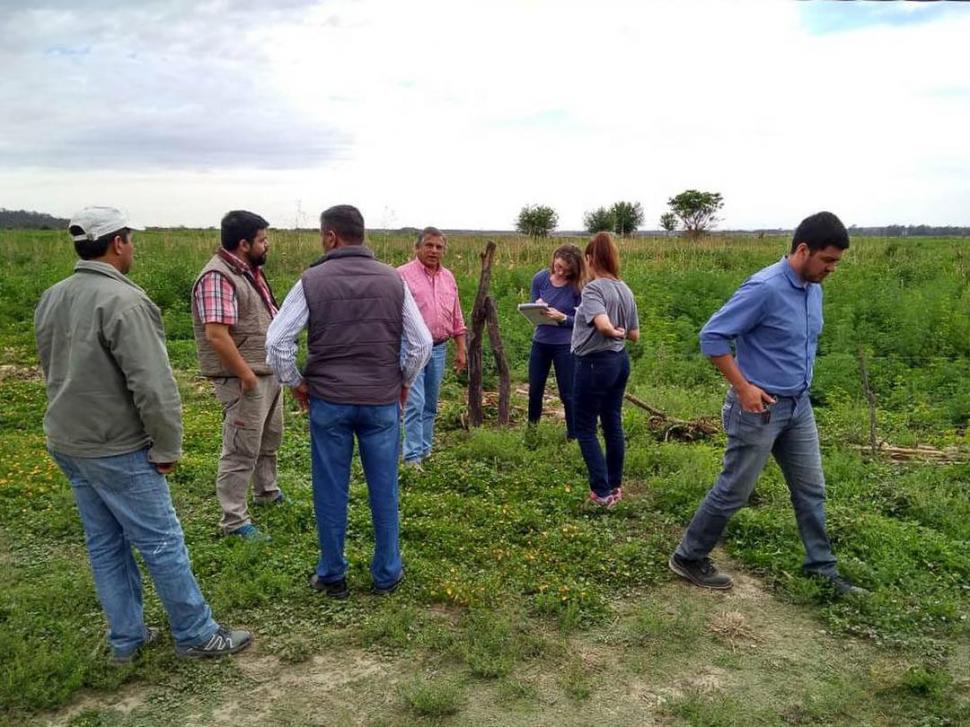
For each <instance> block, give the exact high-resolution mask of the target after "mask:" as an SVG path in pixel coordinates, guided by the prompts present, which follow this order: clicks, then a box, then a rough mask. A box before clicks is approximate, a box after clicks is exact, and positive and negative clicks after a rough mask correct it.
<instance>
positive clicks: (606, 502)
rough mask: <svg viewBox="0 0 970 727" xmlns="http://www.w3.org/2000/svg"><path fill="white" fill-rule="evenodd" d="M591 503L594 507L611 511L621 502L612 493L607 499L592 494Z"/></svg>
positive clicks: (590, 496) (590, 495)
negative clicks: (597, 506)
mask: <svg viewBox="0 0 970 727" xmlns="http://www.w3.org/2000/svg"><path fill="white" fill-rule="evenodd" d="M589 501H590V502H592V503H593V504H594V505H599V506H600V507H605V508H606V509H607V510H609V509H611V508H613V507H615V506H616V503H618V502H619V501H620V500H619V498H618V497H617V496H616V495H614V494H613V493H612V492H611V493H610V494H609V495H607V496H606V497H600V496H599V495H597V494H596V493H595V492H590V493H589Z"/></svg>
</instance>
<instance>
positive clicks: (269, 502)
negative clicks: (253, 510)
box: [253, 490, 286, 507]
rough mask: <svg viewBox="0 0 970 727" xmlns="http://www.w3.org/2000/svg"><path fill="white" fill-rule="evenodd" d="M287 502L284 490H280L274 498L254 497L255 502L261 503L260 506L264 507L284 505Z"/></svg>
mask: <svg viewBox="0 0 970 727" xmlns="http://www.w3.org/2000/svg"><path fill="white" fill-rule="evenodd" d="M285 502H286V495H284V494H283V491H282V490H280V491H279V492H278V493H277V494H276V497H274V498H273V499H272V500H256V499H255V498H254V499H253V504H254V505H259V506H260V507H264V506H266V505H282V504H283V503H285Z"/></svg>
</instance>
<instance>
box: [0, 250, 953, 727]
mask: <svg viewBox="0 0 970 727" xmlns="http://www.w3.org/2000/svg"><path fill="white" fill-rule="evenodd" d="M0 235H2V236H3V237H2V239H0V262H2V264H3V265H4V270H5V273H4V276H3V278H2V279H0V302H2V303H3V305H2V306H0V349H2V350H3V367H2V368H0V404H2V406H0V432H2V435H3V436H2V439H0V565H2V568H0V660H2V669H0V709H2V710H3V711H2V712H0V722H2V721H3V720H7V721H9V722H10V723H11V724H21V723H24V722H26V721H30V720H36V721H39V722H43V721H47V720H51V721H54V722H55V723H62V724H64V723H70V724H74V725H102V724H103V725H114V724H119V725H120V724H126V725H127V724H132V725H134V724H185V723H196V724H209V723H217V724H218V723H230V722H231V723H236V724H255V723H256V722H259V721H261V720H262V722H263V723H270V724H343V723H348V722H350V723H373V724H405V723H410V722H412V721H421V720H429V721H439V722H445V723H451V722H453V723H459V724H494V723H496V722H498V723H509V724H512V723H522V724H534V723H556V722H559V723H564V724H586V723H589V722H591V721H592V720H593V719H594V718H602V716H612V717H613V718H614V721H615V722H616V723H619V724H642V723H650V722H660V723H673V724H677V723H688V724H759V723H764V724H777V723H817V724H830V723H846V724H858V723H869V724H957V723H959V722H960V721H961V720H966V719H970V712H968V709H970V708H968V701H967V690H968V687H970V683H968V675H970V657H968V651H970V649H968V642H970V640H968V618H967V617H968V611H970V609H968V602H970V590H968V586H967V585H966V583H967V575H968V571H970V525H968V523H970V498H968V483H970V466H968V465H967V464H950V465H936V464H932V465H928V464H919V463H916V464H906V465H901V464H892V463H888V462H881V461H872V460H867V459H865V458H863V456H862V455H861V454H860V453H859V452H858V451H857V450H856V449H854V448H853V445H855V444H861V443H863V442H864V441H865V437H866V436H867V428H866V427H867V424H866V405H865V403H864V401H863V398H862V395H861V390H860V385H859V375H858V366H857V363H856V358H855V356H856V352H857V349H858V347H859V346H860V345H862V346H863V347H865V349H866V352H867V354H868V357H869V362H870V363H869V366H870V376H871V379H872V382H873V387H874V389H875V391H876V394H877V399H878V415H879V421H880V434H881V436H883V437H885V438H886V439H887V440H889V441H891V442H893V443H896V444H915V443H929V444H933V445H936V446H939V447H954V448H956V449H957V451H958V452H959V451H963V452H967V450H968V449H970V439H968V436H967V430H966V428H967V423H968V420H970V389H968V387H967V385H966V381H967V380H970V293H968V290H970V285H968V283H970V271H968V255H967V250H968V249H967V247H966V242H965V241H962V240H931V239H926V240H909V241H885V240H859V241H854V242H853V248H852V249H851V250H850V251H849V255H848V257H847V260H846V263H845V264H844V266H843V267H842V268H840V270H839V272H838V273H837V274H836V275H835V276H833V278H832V279H831V280H830V281H829V282H827V283H826V296H827V297H826V309H825V316H826V331H825V333H824V334H823V341H822V346H821V349H820V358H819V362H818V366H817V372H816V386H815V387H814V391H813V396H814V398H815V399H816V403H817V405H818V408H817V417H818V419H819V422H820V427H821V434H822V438H823V446H824V449H825V451H824V463H825V468H826V474H827V478H828V481H829V493H830V507H829V512H830V526H831V532H832V537H833V541H834V544H835V547H836V550H837V553H838V555H839V556H840V559H841V564H842V568H843V570H844V571H845V572H846V573H847V574H849V575H850V576H852V577H854V578H856V579H857V580H859V581H860V582H861V583H862V584H864V585H866V586H867V587H869V588H871V589H873V590H874V596H873V597H872V598H870V599H868V600H866V601H861V602H860V601H851V602H846V601H838V600H835V599H833V598H832V597H831V594H828V593H824V592H822V591H820V590H819V589H818V587H817V586H815V585H813V584H811V583H809V582H807V581H805V580H804V579H803V578H801V577H800V576H798V572H799V569H798V566H799V563H800V560H801V548H800V544H799V542H798V538H797V533H796V530H795V524H794V518H793V517H792V514H791V507H790V504H789V503H788V500H787V494H786V490H785V487H784V483H783V480H782V478H781V475H780V472H779V471H778V469H777V468H776V467H775V466H774V465H772V466H770V467H769V468H768V470H767V471H766V473H765V475H764V476H763V477H762V479H761V481H760V483H759V486H758V489H757V491H756V494H755V497H754V499H753V501H752V506H751V507H750V508H747V509H745V510H743V511H742V512H741V513H739V515H738V517H737V518H735V520H734V522H733V523H732V525H731V527H730V528H729V531H728V534H727V538H726V541H725V550H726V553H727V557H730V558H731V559H732V566H733V567H734V568H735V569H737V570H739V571H741V573H742V577H741V587H739V588H738V589H737V590H736V592H734V593H732V594H727V595H716V594H704V593H698V592H697V591H696V590H693V589H690V588H688V587H686V586H682V585H681V584H680V583H676V582H674V579H673V577H672V576H671V575H670V574H669V573H668V572H667V571H666V566H665V562H666V557H667V554H668V553H669V551H670V549H671V548H672V547H673V545H674V544H675V543H676V540H677V537H678V536H679V533H680V531H681V529H682V528H683V526H684V524H685V523H686V521H687V520H688V519H689V517H690V514H691V513H692V511H693V508H694V507H695V506H696V504H697V502H698V501H699V499H700V497H701V496H702V495H703V493H704V492H705V490H706V488H707V487H708V486H709V485H710V482H711V481H712V479H713V477H714V476H715V475H716V472H717V469H718V466H719V462H720V449H721V447H722V445H723V441H720V440H719V439H718V438H715V439H714V440H712V441H710V442H703V443H697V444H689V445H688V444H681V443H676V442H662V441H657V440H656V438H655V437H654V436H653V435H652V434H651V432H650V430H649V427H648V422H647V420H646V418H645V417H644V416H643V415H642V413H641V412H640V411H639V410H635V409H631V410H629V411H627V412H626V413H625V424H626V429H627V434H628V440H629V449H628V459H627V473H628V476H629V480H628V483H627V486H626V490H627V491H628V492H629V494H630V496H629V497H628V498H627V499H626V500H624V502H623V503H622V504H621V505H620V506H619V507H618V508H617V509H616V510H614V511H612V512H609V513H606V512H598V511H591V510H589V509H588V508H587V507H586V506H585V505H584V503H583V500H584V495H585V482H584V468H583V465H582V460H581V458H580V456H579V453H578V451H577V448H576V447H575V446H574V445H572V446H570V445H567V443H566V442H565V441H564V438H563V431H562V427H561V426H560V425H558V424H557V423H556V422H555V420H554V419H552V418H550V421H549V422H547V423H544V424H543V425H542V426H541V427H540V428H539V429H538V431H537V432H536V433H535V435H534V436H530V437H528V438H527V437H526V434H525V432H524V430H523V429H522V427H521V423H520V422H517V423H516V425H515V426H514V427H512V428H510V429H507V430H501V429H497V428H493V427H486V428H484V429H482V430H479V431H475V432H466V431H464V430H462V429H461V428H460V426H459V420H460V415H461V412H462V407H463V403H462V386H463V383H464V381H463V379H462V378H460V377H456V376H455V375H454V374H451V373H449V375H448V377H447V378H446V382H445V400H444V403H443V406H442V410H441V414H440V417H439V427H440V435H441V441H440V446H439V447H438V449H437V452H436V454H435V456H434V457H433V459H432V460H431V462H430V463H429V465H428V466H427V467H426V469H425V471H424V472H418V473H416V472H410V471H409V472H407V473H405V474H403V475H402V496H401V511H402V541H403V542H402V546H403V551H404V556H405V559H406V563H407V568H408V578H407V581H406V582H405V584H404V586H403V587H402V590H401V591H400V592H399V593H398V594H395V596H393V597H392V598H390V599H385V600H380V599H377V598H375V597H372V596H370V595H369V594H367V588H368V586H369V576H368V573H367V562H368V559H369V553H370V549H371V543H372V537H371V534H370V523H369V514H368V512H367V509H366V506H365V504H364V499H365V487H364V485H363V481H362V478H361V476H360V471H359V467H358V468H357V469H356V470H355V474H354V484H353V488H352V505H351V520H350V528H349V533H348V559H349V561H350V563H351V571H350V574H349V579H350V585H351V588H352V590H353V593H352V597H351V598H350V599H349V600H348V601H347V602H343V603H331V602H327V601H325V600H324V599H322V598H321V597H320V596H319V595H318V594H316V593H314V592H312V591H310V590H309V589H308V588H306V586H305V579H306V577H307V575H308V574H309V572H310V570H311V569H312V565H313V563H314V561H315V555H314V554H315V548H316V545H315V543H316V538H315V532H314V523H313V512H312V504H311V498H310V483H309V454H308V448H307V440H306V426H305V422H304V420H303V419H302V417H300V416H299V415H298V414H297V413H296V411H295V407H294V406H293V405H292V402H288V410H287V413H286V418H287V426H288V434H287V436H286V438H285V442H284V447H283V450H282V452H281V457H280V478H281V484H282V486H283V488H284V489H285V490H286V492H287V495H288V497H289V500H290V501H289V503H288V505H287V506H286V507H283V508H278V509H273V510H270V511H268V512H263V511H258V512H257V513H256V519H257V522H258V524H259V525H260V526H261V527H264V528H265V529H266V530H267V531H269V532H270V533H271V534H272V536H273V543H272V544H270V545H268V546H254V545H249V544H246V543H241V542H235V541H228V540H226V539H222V538H219V537H218V536H217V528H216V523H217V521H218V505H217V503H216V501H215V498H214V496H213V481H214V476H215V462H216V456H217V452H218V448H219V435H218V432H219V421H220V412H219V408H218V406H217V404H216V402H215V399H214V397H213V396H212V394H211V392H210V391H209V388H208V385H207V383H206V382H205V381H204V380H202V379H200V378H199V377H198V374H197V369H196V367H195V357H194V346H193V344H192V342H191V323H190V319H189V316H188V291H189V289H190V287H191V283H192V280H193V279H194V275H195V273H196V272H197V270H198V269H199V268H200V267H201V265H202V263H203V262H204V260H205V258H206V257H207V254H208V253H209V252H211V250H212V249H213V248H214V246H215V244H216V242H215V236H214V233H212V232H192V231H154V232H148V233H143V234H141V235H138V236H137V237H136V269H135V270H134V271H133V278H134V279H135V281H136V282H138V283H139V284H141V285H142V286H143V287H145V288H146V290H148V292H149V293H150V294H151V296H152V298H153V299H154V300H156V301H157V302H158V303H159V304H160V305H161V307H162V308H163V311H164V315H165V321H166V327H167V330H168V333H169V337H170V339H171V340H170V353H171V357H172V360H173V364H174V365H175V367H176V370H177V377H178V380H179V383H180V387H181V390H182V394H183V399H184V404H185V418H186V420H185V424H186V441H185V451H186V454H185V457H184V459H183V460H182V462H181V463H180V467H179V469H178V471H177V472H176V474H175V475H174V476H172V477H170V485H171V488H172V493H173V498H174V500H175V503H176V508H177V510H178V512H179V514H180V517H181V519H182V523H183V526H184V528H185V532H186V538H187V541H188V543H189V548H190V552H191V555H192V559H193V566H194V568H195V571H196V574H197V576H198V578H199V580H200V582H201V585H202V588H203V591H204V592H205V594H206V595H207V597H208V598H209V599H210V601H211V602H212V605H213V609H214V611H215V612H216V614H217V617H219V618H220V619H224V620H226V621H229V622H232V623H234V624H244V625H246V626H248V627H250V628H252V629H253V630H254V631H255V632H256V634H257V642H256V645H255V646H254V648H253V650H252V651H251V652H250V653H248V654H246V655H241V656H240V657H238V658H235V659H233V660H230V661H226V662H220V663H217V664H194V663H184V662H181V661H179V660H177V659H176V658H175V657H174V655H173V654H172V650H171V648H170V647H171V643H170V641H167V640H166V641H165V642H163V644H162V645H160V647H159V648H152V649H151V650H149V651H148V653H147V654H146V658H145V659H144V660H143V661H142V662H141V663H139V664H138V665H136V666H134V667H131V668H125V669H120V670H119V669H114V668H111V667H109V666H108V665H107V664H106V661H105V647H104V643H103V642H104V623H103V618H102V616H101V612H100V609H99V607H98V604H97V601H96V599H95V596H94V591H93V587H92V585H91V578H90V573H89V570H88V567H87V562H86V560H87V559H86V553H85V550H84V544H83V534H82V531H81V527H80V523H79V521H78V519H77V516H76V513H75V511H74V507H73V501H72V498H71V494H70V491H69V488H68V487H67V485H66V483H65V482H64V480H63V477H62V476H61V475H60V473H59V472H58V471H57V469H56V467H54V465H53V464H52V463H51V462H50V461H49V459H48V458H47V456H46V454H45V452H44V447H43V434H42V431H41V420H42V415H43V407H44V390H43V381H42V380H41V378H40V377H39V375H38V373H37V370H36V356H35V353H34V351H33V344H32V334H31V327H30V319H31V315H32V309H33V305H34V303H35V302H36V300H37V297H38V296H39V294H40V292H41V291H42V290H43V289H44V288H46V287H47V286H48V285H50V284H51V283H52V282H54V281H55V280H57V279H59V278H60V277H63V276H65V275H67V274H69V272H70V269H71V266H72V264H73V258H72V251H71V250H70V244H69V242H68V241H66V236H64V235H62V234H61V233H43V232H41V233H0ZM317 244H318V243H317V241H316V240H315V238H314V237H313V236H312V235H310V234H309V233H305V234H301V233H277V234H276V235H274V237H273V247H272V248H271V251H270V263H269V266H268V273H269V276H270V279H271V282H272V283H273V284H274V286H275V288H276V291H277V294H278V297H279V298H282V296H283V295H284V294H285V292H286V290H287V289H288V287H289V285H290V284H291V283H292V281H293V280H294V279H295V277H296V275H297V274H298V272H299V270H300V269H301V268H302V267H303V266H305V265H306V264H307V263H308V262H309V261H311V260H312V259H313V258H314V256H315V255H316V254H317ZM372 244H373V246H374V247H375V249H376V250H377V252H378V254H379V256H380V257H382V258H383V259H385V260H388V261H389V262H394V263H399V262H402V261H403V260H404V259H406V257H407V255H408V251H409V247H410V241H408V240H403V239H397V238H394V237H386V238H385V237H384V236H382V235H377V236H375V237H374V239H372ZM621 244H622V245H623V256H624V277H625V279H626V280H627V281H628V282H629V283H630V284H631V287H633V289H634V291H635V292H636V293H637V297H638V304H639V306H640V310H641V323H642V328H643V334H644V340H643V341H642V342H641V343H640V344H639V345H638V346H636V347H635V348H634V349H633V358H634V375H633V377H632V380H631V391H632V392H633V393H636V394H637V395H638V396H640V397H641V398H644V399H647V400H648V401H650V402H651V403H653V404H655V405H657V406H660V407H661V408H663V409H665V410H667V411H669V412H670V413H671V414H673V415H675V416H680V417H694V416H701V415H703V416H716V414H717V412H718V411H719V408H720V399H721V396H722V394H723V387H722V385H721V383H720V381H719V380H718V377H717V376H716V374H715V372H713V371H712V367H710V364H709V363H707V362H706V361H705V360H703V358H702V357H701V356H700V355H699V354H698V353H697V352H696V332H697V330H698V328H699V327H700V325H701V324H702V323H703V321H704V320H705V319H706V317H707V316H708V315H709V314H710V313H711V312H712V311H713V310H714V309H716V308H717V306H718V305H719V304H720V302H722V301H723V299H724V298H725V297H726V296H727V295H729V294H730V292H731V291H732V290H733V288H734V287H735V286H736V285H737V284H738V283H739V282H740V281H741V280H742V279H743V278H744V277H745V275H746V274H748V273H750V272H752V271H753V270H755V269H757V268H758V267H760V266H762V265H764V264H767V263H769V262H771V261H772V260H774V259H776V258H777V257H778V256H780V255H781V253H782V252H783V249H784V243H783V242H782V241H780V240H764V241H758V240H753V239H738V240H724V239H713V240H707V241H702V242H700V243H693V244H692V243H687V242H684V241H680V240H631V241H623V242H622V243H621ZM482 247H483V241H482V240H480V239H473V238H467V239H456V240H452V241H451V249H450V251H449V261H448V262H449V264H450V266H451V267H452V268H453V269H454V270H455V272H456V275H457V277H458V279H459V284H460V287H461V290H462V296H463V300H464V301H466V305H467V304H469V303H470V301H471V299H472V296H473V293H474V288H475V285H476V284H477V270H478V258H477V253H478V251H480V250H481V248H482ZM552 247H553V245H552V244H549V243H532V242H529V241H526V240H520V239H512V238H510V239H502V240H500V246H499V256H498V269H497V270H496V274H495V277H494V283H493V290H494V292H495V295H496V299H497V300H498V302H499V310H500V317H501V322H502V331H503V336H504V337H505V343H506V348H507V349H508V350H509V352H510V355H511V356H512V362H511V363H512V366H513V370H514V372H515V375H516V376H517V378H518V379H522V378H524V371H525V361H526V358H527V355H528V339H529V335H530V329H529V326H528V324H527V322H525V321H524V319H520V318H519V317H517V315H516V314H515V312H514V304H515V303H516V302H520V301H521V300H525V299H526V297H527V295H528V284H529V281H530V279H531V276H532V274H533V273H534V272H535V271H536V270H537V269H538V268H539V267H540V266H541V265H543V264H544V263H545V262H546V260H545V258H546V255H547V253H548V252H549V251H550V250H551V249H552ZM520 404H521V402H520ZM146 608H147V612H148V615H149V617H150V618H151V619H152V620H153V621H154V622H163V621H164V614H163V613H162V611H161V608H160V606H159V604H158V602H157V599H155V598H154V595H153V594H152V593H151V589H150V588H149V589H148V594H147V597H146ZM48 710H55V711H53V712H51V711H48Z"/></svg>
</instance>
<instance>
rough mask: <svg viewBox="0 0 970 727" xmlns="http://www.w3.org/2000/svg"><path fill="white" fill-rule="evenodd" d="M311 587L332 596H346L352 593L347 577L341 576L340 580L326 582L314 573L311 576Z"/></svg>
mask: <svg viewBox="0 0 970 727" xmlns="http://www.w3.org/2000/svg"><path fill="white" fill-rule="evenodd" d="M310 588H312V589H313V590H315V591H320V592H321V593H325V594H327V595H328V596H330V598H346V597H347V596H349V595H350V589H349V588H347V579H346V578H341V579H340V580H339V581H331V582H330V583H324V582H323V581H321V580H320V576H318V575H317V574H316V573H314V574H313V575H312V576H310Z"/></svg>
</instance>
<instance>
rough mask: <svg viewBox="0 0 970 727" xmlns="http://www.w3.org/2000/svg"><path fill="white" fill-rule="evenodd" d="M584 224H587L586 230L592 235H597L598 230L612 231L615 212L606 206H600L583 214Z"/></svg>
mask: <svg viewBox="0 0 970 727" xmlns="http://www.w3.org/2000/svg"><path fill="white" fill-rule="evenodd" d="M583 224H585V225H586V231H587V232H588V233H589V234H591V235H595V234H596V233H597V232H604V231H606V232H612V230H613V213H612V212H611V211H610V210H608V209H606V207H598V208H596V209H595V210H593V211H592V212H587V213H586V214H585V215H583Z"/></svg>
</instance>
